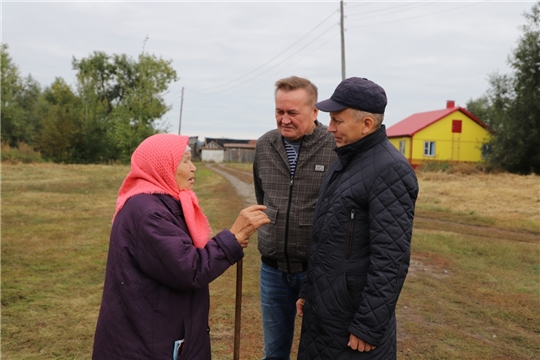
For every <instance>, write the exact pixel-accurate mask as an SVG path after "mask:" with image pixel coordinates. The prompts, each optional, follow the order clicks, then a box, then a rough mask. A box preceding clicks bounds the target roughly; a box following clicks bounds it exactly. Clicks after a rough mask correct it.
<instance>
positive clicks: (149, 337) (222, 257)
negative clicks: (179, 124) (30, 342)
mask: <svg viewBox="0 0 540 360" xmlns="http://www.w3.org/2000/svg"><path fill="white" fill-rule="evenodd" d="M243 256H244V252H243V250H242V247H241V246H240V245H239V244H238V242H237V241H236V238H235V237H234V235H233V234H232V233H231V232H230V231H228V230H223V231H221V232H219V233H218V234H217V235H216V236H215V237H214V238H213V239H212V240H210V241H209V242H208V244H207V245H206V246H205V248H204V249H197V248H195V247H194V246H193V243H192V240H191V238H190V236H189V233H188V230H187V227H186V224H185V222H184V220H183V216H182V208H181V206H180V203H179V202H178V201H176V200H175V199H173V198H172V197H170V196H168V195H147V194H141V195H136V196H134V197H132V198H130V199H129V200H128V201H127V202H126V204H125V205H124V207H123V208H122V210H120V212H119V213H118V214H117V216H116V218H115V220H114V224H113V227H112V231H111V239H110V245H109V256H108V259H107V269H106V275H105V285H104V289H103V299H102V303H101V310H100V313H99V318H98V323H97V328H96V333H95V338H94V351H93V355H92V358H93V359H95V360H116V359H130V360H135V359H155V360H157V359H163V360H171V359H172V355H173V347H174V342H175V341H176V340H180V339H185V342H184V347H183V350H182V353H181V355H180V357H179V358H178V360H183V359H197V360H199V359H201V360H207V359H210V358H211V353H210V335H209V333H208V312H209V301H210V296H209V289H208V284H209V283H210V282H211V281H212V280H214V279H215V278H217V277H218V276H219V275H221V274H222V273H223V272H224V271H225V270H226V269H227V268H229V267H230V266H231V265H232V264H234V263H236V262H237V261H238V260H240V259H241V258H242V257H243Z"/></svg>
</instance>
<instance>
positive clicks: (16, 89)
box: [0, 44, 24, 146]
mask: <svg viewBox="0 0 540 360" xmlns="http://www.w3.org/2000/svg"><path fill="white" fill-rule="evenodd" d="M7 49H8V46H7V45H6V44H2V45H1V46H0V55H1V62H0V70H1V72H2V84H1V92H2V93H1V96H2V99H1V114H2V115H1V116H2V130H1V131H2V141H3V142H6V143H8V144H9V145H10V146H17V142H18V140H19V139H20V137H21V135H22V134H23V132H24V129H23V128H24V125H23V122H22V115H23V110H22V109H21V108H20V106H19V104H18V103H17V101H16V99H17V96H18V95H19V93H20V92H21V90H22V88H23V85H22V80H21V77H20V75H19V69H18V67H17V66H16V65H15V64H14V63H13V61H12V59H11V57H10V56H9V54H8V52H7Z"/></svg>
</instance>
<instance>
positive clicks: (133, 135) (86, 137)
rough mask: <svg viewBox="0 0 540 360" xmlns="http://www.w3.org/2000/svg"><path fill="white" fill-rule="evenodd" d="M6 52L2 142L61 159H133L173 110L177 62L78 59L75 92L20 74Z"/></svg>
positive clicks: (98, 55) (100, 56)
mask: <svg viewBox="0 0 540 360" xmlns="http://www.w3.org/2000/svg"><path fill="white" fill-rule="evenodd" d="M0 52H1V74H2V82H1V120H2V128H1V137H2V143H3V144H7V145H9V146H10V147H19V146H20V145H21V144H26V145H29V146H31V147H32V148H34V149H35V150H36V151H39V152H40V153H41V155H42V156H43V157H44V158H45V159H46V160H49V161H54V162H64V163H103V162H114V161H121V162H127V161H129V158H130V156H131V153H132V152H133V150H135V148H136V147H137V145H139V144H140V142H141V141H142V140H144V139H145V138H147V137H148V136H150V135H153V134H155V133H157V132H160V131H163V130H162V129H159V127H158V125H159V123H158V121H159V120H160V119H161V118H162V116H163V115H164V114H165V113H166V112H167V111H168V110H169V109H170V106H168V105H167V104H166V103H165V101H164V99H163V97H162V94H163V93H164V92H165V91H166V90H167V88H168V85H169V84H170V83H171V82H173V81H176V80H177V79H178V78H177V74H176V71H175V70H174V69H173V68H172V66H171V62H172V61H170V60H163V59H161V58H157V57H156V56H154V55H149V54H147V53H144V52H143V53H141V54H140V55H139V56H138V58H136V59H134V58H132V57H128V56H127V55H124V54H122V55H117V54H113V55H108V54H106V53H104V52H100V51H95V52H94V53H92V54H91V55H90V56H88V57H86V58H83V59H76V58H73V60H72V66H73V69H74V70H75V71H76V85H75V87H74V88H72V87H71V86H70V85H68V84H67V83H66V82H65V81H64V80H63V79H62V78H56V79H55V80H54V82H53V83H52V84H51V85H50V86H48V87H45V88H42V86H41V85H40V84H39V83H38V82H37V81H36V80H35V79H33V78H32V76H31V75H28V76H27V77H26V78H23V77H21V75H20V72H19V69H18V67H17V65H16V64H15V63H14V62H13V60H12V59H11V57H10V55H9V52H8V46H7V45H6V44H2V46H1V48H0Z"/></svg>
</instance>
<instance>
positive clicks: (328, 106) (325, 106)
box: [315, 99, 348, 112]
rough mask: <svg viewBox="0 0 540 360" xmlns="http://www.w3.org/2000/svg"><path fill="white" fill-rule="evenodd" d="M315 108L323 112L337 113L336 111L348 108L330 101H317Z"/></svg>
mask: <svg viewBox="0 0 540 360" xmlns="http://www.w3.org/2000/svg"><path fill="white" fill-rule="evenodd" d="M315 107H316V108H317V109H319V110H321V111H325V112H338V111H342V110H345V109H346V108H348V106H346V105H342V104H340V103H338V102H335V101H334V100H332V99H328V100H323V101H319V102H318V103H316V104H315Z"/></svg>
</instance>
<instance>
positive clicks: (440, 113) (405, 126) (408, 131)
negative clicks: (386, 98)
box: [386, 106, 490, 137]
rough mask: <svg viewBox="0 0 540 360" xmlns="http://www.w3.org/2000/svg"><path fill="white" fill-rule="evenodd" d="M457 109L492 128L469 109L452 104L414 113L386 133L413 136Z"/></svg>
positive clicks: (484, 125) (481, 124) (480, 123)
mask: <svg viewBox="0 0 540 360" xmlns="http://www.w3.org/2000/svg"><path fill="white" fill-rule="evenodd" d="M456 111H461V112H462V113H464V114H465V115H467V116H468V117H469V118H471V119H472V120H473V121H474V122H476V123H478V125H480V126H482V127H483V128H486V129H490V128H489V127H488V126H487V125H486V124H485V123H484V122H482V121H481V120H480V119H478V118H477V117H476V116H474V115H473V114H471V113H470V112H469V111H468V110H467V109H465V108H462V107H453V106H452V107H447V108H446V109H442V110H435V111H427V112H422V113H416V114H413V115H411V116H409V117H408V118H405V119H403V120H401V121H400V122H398V123H397V124H394V125H392V126H390V127H389V128H388V129H386V135H387V136H388V137H398V136H413V135H414V134H416V133H417V132H419V131H420V130H422V129H424V128H426V127H428V126H429V125H431V124H433V123H435V122H437V121H439V120H441V119H442V118H444V117H445V116H448V115H450V114H451V113H454V112H456Z"/></svg>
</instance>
